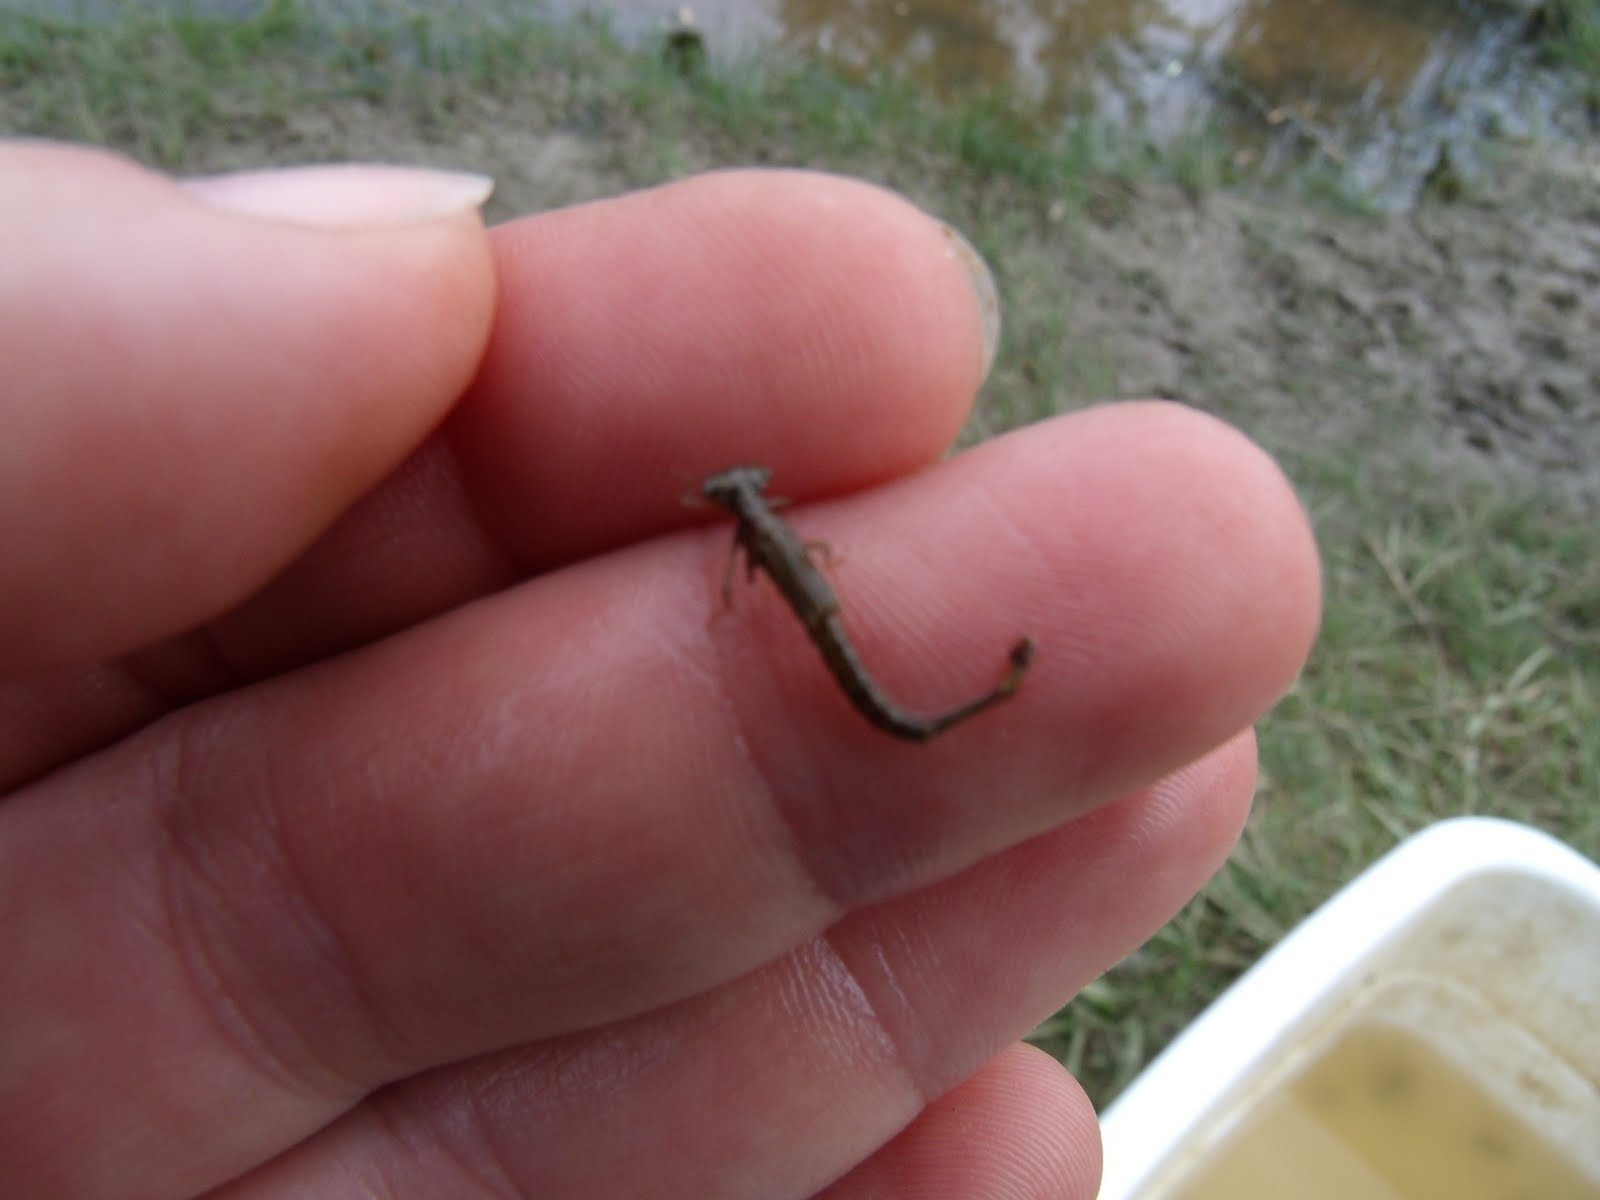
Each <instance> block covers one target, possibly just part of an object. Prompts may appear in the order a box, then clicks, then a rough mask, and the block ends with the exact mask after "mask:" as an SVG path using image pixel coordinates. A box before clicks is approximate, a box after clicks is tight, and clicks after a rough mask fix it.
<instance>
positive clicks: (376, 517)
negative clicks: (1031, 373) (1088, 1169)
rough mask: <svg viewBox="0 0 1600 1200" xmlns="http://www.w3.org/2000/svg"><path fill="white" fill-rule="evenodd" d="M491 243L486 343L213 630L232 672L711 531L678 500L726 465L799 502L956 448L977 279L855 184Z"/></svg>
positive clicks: (610, 212)
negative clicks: (353, 505) (448, 404)
mask: <svg viewBox="0 0 1600 1200" xmlns="http://www.w3.org/2000/svg"><path fill="white" fill-rule="evenodd" d="M493 237H494V247H495V255H496V261H497V264H498V267H499V280H500V295H499V301H498V306H497V312H498V316H497V320H496V326H495V333H494V337H493V339H492V341H491V343H490V345H489V348H488V351H487V353H486V354H485V356H484V361H483V364H482V367H481V369H480V371H479V374H478V376H477V379H476V380H475V382H474V384H473V387H472V389H471V392H470V394H469V395H468V397H467V398H466V400H465V401H464V402H463V404H462V405H461V406H460V408H459V410H458V411H457V412H456V413H454V414H453V415H452V418H451V421H450V422H449V424H448V425H447V426H446V428H445V431H444V435H445V436H444V437H443V439H441V441H440V442H439V443H438V444H437V445H436V446H434V447H432V448H430V449H429V450H428V451H426V452H425V459H426V461H424V462H420V463H418V464H416V465H415V467H414V469H413V470H411V471H409V472H408V473H407V474H406V476H405V477H404V478H403V479H401V480H398V481H396V483H395V485H394V486H393V488H392V489H390V490H392V492H393V495H392V496H391V495H386V494H380V495H379V496H378V497H376V498H375V499H374V502H373V503H372V504H370V505H366V506H363V507H362V508H361V509H359V510H357V511H356V512H355V513H353V514H352V515H351V519H350V520H349V521H347V522H345V523H343V524H342V525H341V526H340V527H339V528H337V529H336V530H335V531H334V533H333V535H332V536H331V537H330V538H328V539H327V540H326V542H325V544H323V545H319V546H318V547H317V548H316V549H315V551H314V552H313V554H312V556H311V557H310V558H309V559H308V560H307V562H306V563H304V564H303V565H300V566H297V567H296V568H294V569H292V570H291V571H290V572H289V573H288V574H287V575H286V576H285V577H284V578H283V579H281V580H279V581H277V582H276V583H275V584H274V586H273V587H272V588H271V589H269V590H268V591H267V593H266V594H265V595H263V596H262V597H261V598H260V599H259V600H257V601H255V602H253V603H252V604H250V605H249V606H247V607H246V608H245V609H244V610H243V611H242V612H240V613H238V614H235V615H233V616H231V617H230V618H228V619H227V620H226V621H224V622H222V623H220V624H219V625H218V626H217V627H216V628H214V630H213V631H212V636H213V638H214V640H216V641H217V642H219V643H220V644H221V645H222V646H223V647H224V649H225V653H226V655H227V657H228V659H229V661H230V662H231V663H233V664H234V665H235V666H236V667H239V668H242V669H244V670H245V671H246V672H249V673H266V672H269V671H276V670H281V669H282V668H283V667H284V666H286V665H293V664H294V663H297V662H300V661H304V659H305V658H306V657H307V656H308V655H311V654H319V653H325V652H327V651H328V650H329V649H342V648H345V647H347V646H349V645H351V644H355V643H357V642H360V641H365V640H370V639H372V638H374V637H377V636H381V635H384V634H387V633H390V632H393V631H394V630H395V629H397V628H400V627H402V626H403V625H405V624H409V623H412V622H415V621H418V620H421V619H424V618H426V617H428V616H431V615H434V614H435V613H438V612H440V611H443V610H444V609H445V608H447V607H450V606H452V605H454V604H458V603H462V602H464V601H466V600H470V599H473V598H476V597H477V596H480V595H483V594H485V593H486V592H487V591H488V590H490V589H492V588H494V587H497V586H500V585H502V584H503V583H505V582H506V581H507V580H508V579H509V578H511V577H513V576H516V575H522V574H527V573H528V572H530V571H537V570H542V569H548V568H550V567H554V566H558V565H561V564H563V563H565V562H567V561H570V560H572V559H575V558H580V557H583V556H586V555H591V554H595V553H598V552H600V551H602V550H606V549H609V548H612V547H614V546H618V545H622V544H625V543H627V542H631V541H634V540H637V539H640V538H643V537H646V536H649V535H651V534H654V533H659V532H661V531H662V530H665V529H669V528H673V527H677V526H682V525H686V524H691V523H696V522H699V521H703V520H704V519H705V516H704V514H698V515H697V514H695V513H693V512H691V511H689V510H687V509H686V508H685V507H684V506H683V505H682V504H681V503H680V497H681V495H682V494H683V492H684V490H685V488H686V486H689V485H692V484H697V483H698V482H699V479H700V478H701V476H703V475H705V474H707V473H709V472H710V471H711V470H713V469H717V468H721V467H725V466H727V465H729V464H730V463H733V462H738V461H746V460H750V459H757V460H760V461H764V462H768V463H770V464H771V465H773V466H775V467H778V468H780V469H781V471H782V476H781V477H782V478H783V479H784V481H785V486H786V487H787V488H789V489H790V491H791V493H792V494H793V495H794V496H796V497H799V496H814V495H823V494H827V493H828V492H830V491H840V490H853V489H856V488H859V487H861V486H863V485H864V484H866V483H869V482H872V481H875V480H880V479H885V478H888V477H890V476H893V475H896V474H900V473H903V472H905V471H907V470H909V469H911V468H913V467H916V466H920V465H922V464H925V463H927V462H929V461H931V460H932V459H934V458H935V457H937V456H938V455H939V454H941V453H942V452H943V451H944V450H945V448H946V447H947V446H948V445H949V444H950V442H951V440H952V439H953V438H954V437H955V435H956V433H957V431H958V430H959V429H960V427H961V424H962V422H963V421H964V420H965V418H966V414H967V411H968V409H969V408H970V406H971V403H972V397H973V395H974V394H975V392H976V391H977V388H978V385H979V383H980V382H981V381H982V376H983V372H984V370H985V369H986V356H987V353H988V347H987V344H986V341H985V332H984V331H985V328H986V324H985V320H984V316H983V312H984V310H985V308H987V310H988V311H990V312H991V313H992V311H993V303H992V284H991V283H988V282H987V273H986V269H985V268H983V267H982V265H981V263H978V262H977V260H976V258H975V256H974V255H973V253H972V251H971V250H970V249H969V248H968V247H966V245H965V243H963V242H961V241H960V239H959V238H958V237H956V235H954V234H953V233H952V231H951V230H950V229H949V228H948V227H947V226H945V225H943V224H941V223H939V222H937V221H934V220H933V219H932V218H930V217H928V216H927V215H926V214H924V213H922V212H920V211H918V210H916V209H914V208H912V207H911V206H910V205H909V204H907V203H906V202H905V201H904V200H902V199H900V198H899V197H897V196H894V195H892V194H890V193H888V192H884V191H882V190H880V189H878V188H874V187H869V186H867V185H865V184H862V183H858V182H855V181H853V180H847V179H840V178H836V177H831V176H825V175H817V174H812V173H809V172H794V171H786V172H776V171H748V172H745V171H741V172H725V173H720V174H714V175H708V176H701V177H699V178H696V179H691V180H687V181H684V182H682V183H677V184H672V185H670V186H667V187H663V188H658V189H654V190H651V191H647V192H641V193H637V194H634V195H630V196H624V197H622V198H620V199H617V200H612V201H607V202H604V203H600V204H592V205H584V206H580V207H578V208H574V209H568V210H564V211H561V212H555V213H547V214H542V215H540V216H537V217H533V218H529V219H526V220H522V221H517V222H513V223H512V224H509V225H505V226H501V227H500V228H498V229H495V230H494V231H493ZM984 294H988V295H989V302H988V304H987V305H985V304H983V303H981V302H980V297H981V296H982V295H984ZM991 321H992V318H991ZM989 336H990V337H992V336H993V330H992V328H991V330H990V334H989ZM419 515H420V516H422V517H423V518H424V519H419Z"/></svg>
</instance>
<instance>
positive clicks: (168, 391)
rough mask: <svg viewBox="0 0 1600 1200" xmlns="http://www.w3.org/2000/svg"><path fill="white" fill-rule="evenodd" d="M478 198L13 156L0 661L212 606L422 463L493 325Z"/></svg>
mask: <svg viewBox="0 0 1600 1200" xmlns="http://www.w3.org/2000/svg"><path fill="white" fill-rule="evenodd" d="M474 186H477V188H478V190H477V191H476V192H474V191H473V190H472V188H473V187H474ZM481 193H482V188H481V186H479V185H476V184H474V183H473V182H472V181H463V180H462V179H461V178H459V177H451V176H433V175H429V174H426V173H416V172H388V173H385V172H383V171H381V170H377V169H368V170H366V171H356V170H352V169H344V170H340V169H336V168H333V169H323V170H320V171H316V172H307V173H304V174H301V175H298V176H296V175H290V176H283V175H276V176H268V177H257V178H255V179H253V180H240V179H232V180H228V181H219V180H211V181H206V182H202V183H198V184H196V185H195V186H193V187H192V188H188V189H186V188H183V187H180V186H178V185H176V184H175V183H173V182H172V181H170V180H168V179H165V178H162V177H161V176H158V175H155V174H152V173H150V172H147V171H145V170H142V169H140V168H139V167H137V166H134V165H133V164H131V163H128V162H125V161H123V160H120V159H117V158H114V157H112V156H110V155H107V154H103V153H99V152H94V151H87V150H81V149H75V148H69V147H65V146H60V145H51V144H42V143H22V144H17V143H12V144H9V145H5V146H3V147H0V221H4V223H5V227H6V228H7V229H8V230H9V231H10V232H11V236H10V238H9V239H8V241H9V246H10V249H9V251H8V256H7V261H6V270H5V273H4V284H3V286H0V359H3V360H4V361H5V363H6V372H7V380H8V383H7V387H6V388H5V389H4V391H3V393H0V420H3V421H4V424H5V429H6V436H5V438H4V442H3V450H0V468H3V469H0V543H3V544H4V545H5V546H6V587H5V588H4V589H0V674H11V675H18V674H23V673H27V672H33V671H37V670H39V669H42V668H44V667H47V666H51V665H56V664H63V663H83V662H87V661H89V660H91V659H94V658H98V657H101V656H104V655H111V654H117V653H120V652H122V651H125V650H128V649H131V648H132V647H134V646H136V645H138V644H141V643H143V642H145V641H147V640H149V639H152V638H157V637H161V636H165V635H168V634H171V633H174V632H176V631H178V630H180V629H185V628H188V627H190V626H192V625H194V624H196V623H197V622H199V621H201V620H203V619H205V618H207V617H210V616H212V615H213V614H215V613H216V612H218V611H219V610H221V609H222V608H224V607H226V606H227V605H229V604H232V603H234V602H236V601H237V600H239V599H240V598H241V597H242V596H244V595H245V594H247V593H248V592H250V591H252V590H253V589H255V588H256V587H258V586H259V585H260V584H261V583H262V582H263V581H264V580H265V579H266V578H268V577H269V576H270V575H271V574H273V573H274V572H275V571H276V570H277V569H278V568H279V567H281V566H282V565H283V563H284V562H286V561H287V560H288V559H289V558H290V557H292V556H293V555H294V554H295V553H296V552H298V551H299V550H301V549H302V548H303V547H304V546H305V545H307V544H308V543H309V542H310V541H311V540H312V539H313V538H314V537H315V536H316V535H317V534H318V533H319V532H321V531H322V530H323V529H324V528H326V527H327V525H328V524H329V523H330V522H331V521H332V520H333V518H334V517H335V516H336V515H337V514H338V513H339V512H340V510H341V509H343V508H344V506H345V505H346V504H348V503H349V502H350V500H351V499H352V497H354V496H356V495H359V494H360V493H361V492H362V491H364V490H365V489H367V488H368V487H370V486H371V485H372V483H373V482H374V481H375V480H376V479H378V478H379V477H381V476H382V475H383V474H384V473H385V472H387V471H388V470H390V469H391V468H392V467H393V466H394V464H395V463H396V462H398V461H399V460H400V459H402V458H403V457H404V456H405V454H406V453H407V452H408V451H409V449H410V448H411V447H412V446H414V445H415V444H416V443H417V442H419V441H420V440H421V439H422V437H423V436H424V435H425V434H426V432H427V431H428V430H429V429H430V428H431V427H432V426H433V425H434V424H436V423H437V421H438V420H439V418H440V417H441V416H442V415H443V413H444V412H445V410H446V409H447V407H448V406H449V404H450V403H451V401H452V400H454V399H455V398H456V397H457V396H458V395H459V393H460V390H461V388H462V387H463V386H464V384H465V383H466V381H467V379H468V377H469V376H470V374H471V372H472V369H473V366H474V364H475V363H476V361H477V359H478V356H479V353H480V351H481V349H482V346H483V343H484V339H485V337H486V336H487V332H488V327H489V318H490V314H491V303H492V293H491V286H492V279H491V274H490V263H489V259H488V255H487V247H486V245H485V242H484V237H483V233H482V227H481V224H480V223H479V221H478V219H477V217H476V215H475V213H473V212H472V211H471V210H472V208H473V203H474V201H475V200H477V199H480V198H481ZM397 206H398V207H397ZM274 213H275V214H280V215H282V216H284V217H285V218H286V219H271V217H270V216H268V215H266V214H274ZM330 225H332V226H334V228H329V226H330ZM340 226H346V227H345V228H342V229H341V228H339V227H340ZM351 226H353V227H351Z"/></svg>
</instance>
